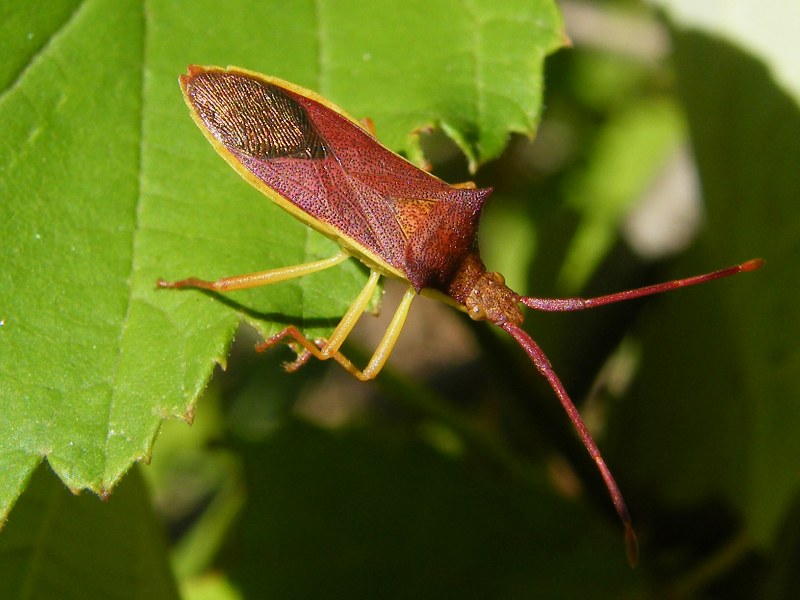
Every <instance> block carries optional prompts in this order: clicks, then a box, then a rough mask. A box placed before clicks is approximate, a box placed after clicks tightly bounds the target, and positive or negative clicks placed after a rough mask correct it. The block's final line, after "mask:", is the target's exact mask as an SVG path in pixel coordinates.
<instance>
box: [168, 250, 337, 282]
mask: <svg viewBox="0 0 800 600" xmlns="http://www.w3.org/2000/svg"><path fill="white" fill-rule="evenodd" d="M347 258H349V255H348V254H347V253H346V252H344V251H340V252H337V253H336V254H334V255H333V256H331V257H330V258H323V259H322V260H316V261H313V262H308V263H303V264H300V265H292V266H290V267H280V268H278V269H270V270H269V271H259V272H258V273H247V274H245V275H233V276H231V277H223V278H222V279H217V280H216V281H206V280H204V279H198V278H196V277H189V278H188V279H181V280H180V281H165V280H164V279H159V280H158V282H157V283H156V287H159V288H172V289H176V288H201V289H204V290H211V291H214V292H230V291H232V290H244V289H247V288H252V287H258V286H261V285H269V284H271V283H277V282H279V281H286V280H287V279H294V278H296V277H304V276H305V275H310V274H311V273H316V272H317V271H324V270H325V269H329V268H330V267H333V266H336V265H338V264H339V263H340V262H342V261H344V260H346V259H347Z"/></svg>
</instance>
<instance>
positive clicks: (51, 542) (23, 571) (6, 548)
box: [0, 467, 178, 599]
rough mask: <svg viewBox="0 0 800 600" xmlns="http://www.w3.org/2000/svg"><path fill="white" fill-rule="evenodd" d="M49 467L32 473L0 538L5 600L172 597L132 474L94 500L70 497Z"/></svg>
mask: <svg viewBox="0 0 800 600" xmlns="http://www.w3.org/2000/svg"><path fill="white" fill-rule="evenodd" d="M48 471H49V470H48V469H47V468H45V467H41V468H39V469H38V470H37V471H36V474H35V475H34V476H33V478H32V480H31V485H30V486H29V487H28V489H27V490H26V491H25V493H24V494H23V496H22V498H21V500H20V502H19V505H18V506H17V510H16V511H14V516H13V518H12V519H10V520H9V523H8V526H7V527H6V528H5V530H4V531H3V534H2V536H0V595H1V596H2V597H3V598H22V597H25V598H131V599H133V598H159V599H168V598H178V593H177V589H176V586H175V582H174V581H173V579H172V574H171V573H170V571H169V568H168V565H169V563H168V561H167V555H166V544H165V539H164V535H163V532H162V531H161V528H160V523H159V522H158V521H157V519H156V516H155V514H154V513H153V510H152V507H151V506H150V500H149V498H148V495H147V489H146V487H145V486H144V484H143V481H142V478H141V476H140V475H139V474H138V473H137V472H134V473H133V474H132V476H131V477H128V478H127V479H126V481H125V483H124V484H123V485H121V486H120V487H119V489H118V490H116V491H115V493H114V495H113V496H112V497H111V499H110V500H109V501H108V502H100V501H99V500H98V498H96V497H94V496H90V495H84V496H79V497H76V496H73V495H71V494H70V493H69V492H68V491H67V490H66V489H64V486H63V485H61V484H60V483H59V482H58V481H57V480H56V479H55V478H54V477H52V475H51V474H50V473H49V472H48ZM67 541H68V543H65V542H67Z"/></svg>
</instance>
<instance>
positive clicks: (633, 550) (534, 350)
mask: <svg viewBox="0 0 800 600" xmlns="http://www.w3.org/2000/svg"><path fill="white" fill-rule="evenodd" d="M762 266H764V260H763V259H761V258H754V259H752V260H748V261H746V262H743V263H741V264H738V265H734V266H732V267H727V268H725V269H719V270H718V271H712V272H711V273H706V274H704V275H695V276H694V277H687V278H686V279H676V280H674V281H667V282H664V283H657V284H655V285H648V286H646V287H641V288H637V289H634V290H626V291H624V292H617V293H614V294H607V295H605V296H598V297H595V298H533V297H527V296H523V297H520V298H519V302H520V303H522V304H524V305H525V306H527V307H528V308H533V309H536V310H544V311H551V312H565V311H573V310H583V309H586V308H594V307H596V306H603V305H604V304H612V303H614V302H621V301H622V300H631V299H633V298H641V297H642V296H650V295H652V294H659V293H661V292H666V291H669V290H674V289H677V288H681V287H686V286H690V285H696V284H698V283H704V282H706V281H712V280H714V279H720V278H722V277H728V276H730V275H736V274H737V273H745V272H748V271H755V270H756V269H760V268H761V267H762ZM498 325H499V326H500V327H502V328H503V329H504V330H505V331H507V332H508V333H509V334H510V335H511V336H512V337H513V338H514V339H515V340H517V342H518V343H519V345H520V346H522V348H523V349H524V350H525V352H526V353H527V354H528V356H529V357H530V359H531V360H532V361H533V364H534V365H536V368H537V369H538V370H539V372H540V373H541V374H542V375H544V377H545V379H547V381H548V383H550V387H552V388H553V390H554V391H555V393H556V395H557V396H558V399H559V400H560V401H561V405H562V406H563V407H564V410H565V411H567V415H569V418H570V421H572V424H573V425H574V426H575V429H576V430H577V431H578V435H579V436H580V438H581V441H582V442H583V445H584V446H586V449H587V450H588V451H589V455H590V456H591V457H592V460H594V462H595V464H596V465H597V468H598V470H599V471H600V475H601V476H602V477H603V481H605V484H606V488H608V493H609V494H610V495H611V500H612V502H613V503H614V508H615V509H616V511H617V514H618V515H619V518H620V520H621V521H622V524H623V525H624V526H625V544H626V547H627V553H628V562H629V563H630V564H631V566H635V565H636V562H637V560H638V558H639V547H638V543H637V541H636V533H635V532H634V530H633V524H632V523H631V517H630V514H629V513H628V507H627V506H625V500H623V498H622V493H621V492H620V491H619V487H618V486H617V482H616V481H615V480H614V476H613V475H612V474H611V471H610V470H609V468H608V466H607V465H606V463H605V461H604V460H603V457H602V455H601V454H600V450H599V449H598V448H597V444H596V443H595V441H594V439H593V438H592V435H591V434H590V433H589V430H588V429H587V428H586V425H585V424H584V422H583V419H582V418H581V415H580V413H579V412H578V409H577V408H575V405H574V404H573V402H572V400H571V399H570V397H569V394H567V391H566V389H564V385H563V384H562V383H561V380H560V379H559V378H558V375H556V373H555V371H554V370H553V367H552V365H551V364H550V360H549V359H548V358H547V356H546V355H545V353H544V352H543V351H542V349H541V348H540V347H539V345H538V344H537V343H536V342H535V341H534V340H533V338H532V337H531V336H530V335H528V333H527V332H526V331H525V330H524V329H522V328H521V327H519V325H515V324H513V323H511V322H510V321H506V322H503V323H498Z"/></svg>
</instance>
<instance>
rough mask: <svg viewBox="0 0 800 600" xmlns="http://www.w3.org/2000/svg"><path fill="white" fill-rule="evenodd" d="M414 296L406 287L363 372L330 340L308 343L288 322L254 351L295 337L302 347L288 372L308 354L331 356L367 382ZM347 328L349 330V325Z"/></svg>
mask: <svg viewBox="0 0 800 600" xmlns="http://www.w3.org/2000/svg"><path fill="white" fill-rule="evenodd" d="M367 285H369V284H367ZM373 289H374V286H373ZM416 295H417V294H416V292H415V291H414V289H413V288H408V290H406V293H405V294H404V295H403V299H402V300H401V301H400V305H399V306H398V307H397V310H396V311H395V313H394V316H393V317H392V320H391V322H390V323H389V326H388V327H387V328H386V333H384V334H383V339H381V341H380V343H379V344H378V347H377V348H376V349H375V353H374V354H373V355H372V358H371V359H370V360H369V363H367V366H366V367H365V368H364V370H363V371H360V370H359V369H358V368H357V367H356V366H355V365H354V364H353V363H352V362H351V361H350V359H348V358H347V357H345V356H344V355H343V354H342V353H341V352H339V350H338V349H336V350H333V349H331V348H332V346H331V343H330V340H329V341H327V342H326V341H325V340H318V343H317V344H314V343H313V342H311V340H309V339H308V338H307V337H305V336H304V335H303V334H302V333H300V331H299V330H298V329H297V328H296V327H294V326H293V325H290V326H289V327H287V328H286V329H284V330H283V331H281V332H280V333H278V334H276V335H274V336H272V337H271V338H269V339H268V340H266V341H265V342H264V343H263V344H261V345H259V346H258V348H257V350H259V351H260V350H264V349H266V348H268V347H270V346H273V345H274V344H276V343H277V342H279V341H281V340H282V339H284V338H287V337H291V338H293V339H294V341H296V342H297V343H298V344H300V345H301V346H302V347H303V348H304V350H303V352H301V353H300V354H298V356H297V360H295V361H294V362H292V363H289V364H288V365H287V369H288V370H289V371H295V370H297V369H299V368H300V367H301V366H302V365H304V364H305V363H306V361H307V360H308V359H309V358H310V357H311V356H315V357H316V358H318V359H320V360H326V359H329V358H332V359H334V360H335V361H336V362H337V363H339V364H340V365H341V366H342V367H344V368H345V369H346V370H347V372H348V373H350V374H351V375H353V376H354V377H357V378H358V379H360V380H361V381H367V380H369V379H372V378H374V377H375V376H376V375H377V374H378V373H379V372H380V370H381V369H382V368H383V365H384V364H386V361H387V360H388V358H389V355H390V354H391V353H392V349H393V348H394V345H395V342H397V338H398V337H400V332H401V331H402V330H403V325H404V324H405V321H406V316H407V315H408V310H409V308H410V307H411V301H412V300H413V299H414V297H415V296H416ZM357 301H358V299H357V300H356V302H354V303H353V304H354V305H355V304H357ZM362 311H363V309H362ZM337 329H338V328H337ZM350 329H352V326H351V327H350ZM348 332H349V330H348ZM331 339H333V336H331ZM342 341H343V340H342ZM320 346H321V347H320Z"/></svg>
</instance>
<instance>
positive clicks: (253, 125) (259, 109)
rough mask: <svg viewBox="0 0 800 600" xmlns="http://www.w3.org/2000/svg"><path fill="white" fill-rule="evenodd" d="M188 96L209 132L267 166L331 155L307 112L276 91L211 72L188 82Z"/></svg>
mask: <svg viewBox="0 0 800 600" xmlns="http://www.w3.org/2000/svg"><path fill="white" fill-rule="evenodd" d="M186 93H187V97H188V98H189V100H190V101H191V103H192V105H193V106H194V108H195V109H196V111H197V114H198V115H199V116H200V118H201V119H202V121H203V123H204V124H205V125H206V127H208V129H209V130H210V131H211V132H212V133H213V134H214V137H216V138H217V139H218V140H219V141H220V142H221V143H222V144H224V145H225V146H226V147H228V148H230V149H236V150H239V151H241V152H244V153H245V154H247V155H249V156H252V157H253V158H258V159H267V160H268V159H273V158H307V159H322V158H325V156H326V154H327V151H326V148H325V144H324V142H323V140H322V136H320V134H319V132H318V131H317V129H316V128H315V127H314V124H313V123H312V122H311V120H310V119H309V117H308V113H307V112H306V110H305V109H304V108H303V107H302V106H300V104H299V103H298V102H297V101H296V100H295V99H294V98H292V97H290V96H289V95H288V94H286V93H285V92H284V91H283V90H281V89H280V88H279V87H277V86H275V85H272V84H270V83H267V82H265V81H259V80H256V79H253V78H252V77H248V76H245V75H243V74H241V73H229V72H220V71H207V72H205V73H201V74H199V75H197V76H194V77H192V78H190V79H188V81H187V83H186Z"/></svg>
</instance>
